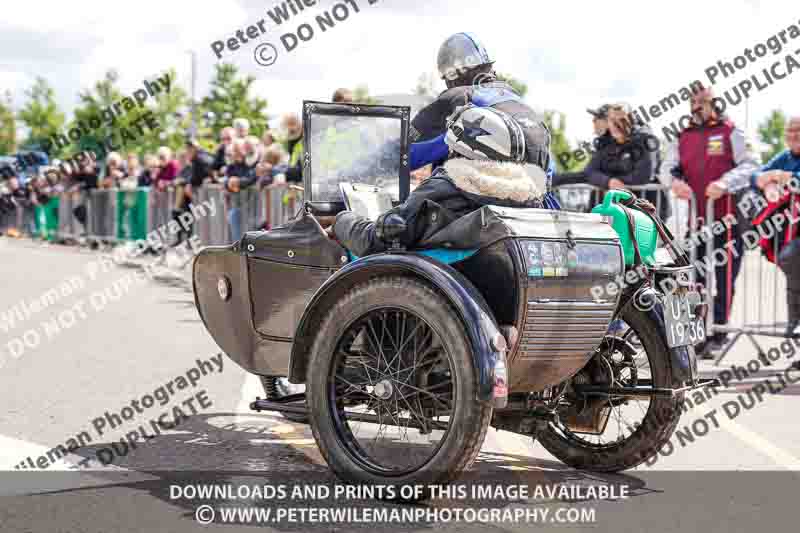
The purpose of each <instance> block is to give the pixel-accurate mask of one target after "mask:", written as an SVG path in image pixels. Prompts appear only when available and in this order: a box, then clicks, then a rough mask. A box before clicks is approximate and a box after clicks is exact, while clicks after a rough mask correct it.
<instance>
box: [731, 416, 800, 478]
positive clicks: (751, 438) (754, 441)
mask: <svg viewBox="0 0 800 533" xmlns="http://www.w3.org/2000/svg"><path fill="white" fill-rule="evenodd" d="M720 426H722V428H723V429H725V431H727V432H728V433H730V434H731V435H733V436H734V437H736V438H737V439H739V440H740V441H742V442H743V443H744V444H747V445H748V446H750V447H751V448H753V449H754V450H756V451H758V452H760V453H761V454H763V455H765V456H767V457H769V458H770V459H772V461H773V462H774V463H775V464H777V465H778V466H780V467H783V468H785V469H786V470H800V459H798V458H796V457H795V456H793V455H792V454H790V453H789V452H787V451H786V450H784V449H782V448H779V447H778V446H775V445H774V444H773V443H771V442H770V441H768V440H767V439H765V438H764V437H762V436H761V435H759V434H758V433H755V432H754V431H750V430H749V429H747V428H746V427H744V426H743V425H741V424H739V423H738V422H735V421H733V420H730V419H728V418H724V417H720Z"/></svg>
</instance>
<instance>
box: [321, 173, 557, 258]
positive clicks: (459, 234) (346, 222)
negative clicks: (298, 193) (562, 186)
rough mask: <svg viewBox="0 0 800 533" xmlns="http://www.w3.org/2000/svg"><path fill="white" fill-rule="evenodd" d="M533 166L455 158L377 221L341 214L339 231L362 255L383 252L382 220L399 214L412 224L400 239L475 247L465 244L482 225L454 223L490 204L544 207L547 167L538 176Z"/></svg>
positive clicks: (343, 240)
mask: <svg viewBox="0 0 800 533" xmlns="http://www.w3.org/2000/svg"><path fill="white" fill-rule="evenodd" d="M530 168H531V167H526V166H523V165H509V164H505V165H504V164H502V163H493V162H483V163H481V162H473V161H468V160H466V159H461V158H459V159H451V160H450V161H448V162H447V163H446V164H445V166H444V167H440V168H439V169H438V170H437V171H436V172H435V173H434V174H433V176H431V177H430V178H428V179H427V180H425V181H424V182H422V184H420V186H419V187H417V188H416V189H414V191H412V192H411V194H410V195H409V197H408V199H407V200H406V201H405V202H404V203H402V204H400V205H399V206H397V207H395V208H393V209H390V210H389V211H387V212H386V213H384V214H382V215H381V216H380V217H379V218H378V221H376V222H373V221H372V220H370V219H368V218H365V217H361V216H358V215H356V214H355V213H353V212H351V211H344V212H342V213H339V214H338V215H337V217H336V222H335V224H334V233H335V235H336V238H337V239H338V241H339V242H340V243H341V244H342V246H344V247H345V248H347V249H348V250H350V251H351V252H352V253H353V254H355V255H356V256H359V257H361V256H364V255H368V254H373V253H378V252H383V251H385V250H386V249H387V244H386V243H384V242H383V241H381V240H380V239H378V237H377V235H376V225H377V224H380V223H381V220H382V219H384V218H385V217H387V216H389V215H391V214H396V215H399V216H400V217H402V218H403V220H404V221H405V223H406V232H405V234H403V235H402V236H401V237H400V244H402V245H404V246H405V247H407V248H429V247H440V246H443V245H444V246H447V247H451V248H454V249H463V248H470V247H471V246H470V245H468V244H465V243H472V242H475V241H476V240H477V237H476V235H475V231H480V230H479V229H477V228H470V227H467V226H463V227H462V226H459V227H458V228H459V229H457V230H453V228H452V227H450V226H451V224H453V222H455V221H457V220H459V219H460V218H461V217H464V215H467V214H469V213H471V212H473V211H475V210H476V209H479V208H481V207H483V206H485V205H497V206H504V207H542V204H541V198H542V194H543V191H544V181H545V179H546V178H545V176H544V171H543V170H541V169H538V170H539V172H541V176H540V178H533V177H531V176H530V175H529V174H528V173H526V169H530ZM498 169H499V170H498ZM537 179H539V180H540V181H538V182H537ZM448 228H449V229H450V231H448Z"/></svg>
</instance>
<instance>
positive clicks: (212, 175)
mask: <svg viewBox="0 0 800 533" xmlns="http://www.w3.org/2000/svg"><path fill="white" fill-rule="evenodd" d="M280 131H281V134H278V133H276V132H274V131H272V130H268V131H266V132H265V133H264V134H263V135H262V136H261V137H260V138H259V137H257V136H254V135H251V134H250V124H249V121H248V120H247V119H244V118H236V119H235V120H233V123H232V124H231V126H229V127H225V128H223V129H222V130H221V132H220V136H219V141H218V145H217V147H216V148H215V149H214V151H213V153H209V152H207V151H205V150H204V149H203V148H202V147H201V145H200V143H199V142H198V141H197V140H196V139H193V138H188V139H187V141H186V143H185V146H184V147H182V148H181V149H180V150H178V152H177V153H173V151H172V150H171V149H170V148H169V147H166V146H162V147H160V148H159V149H158V150H157V151H156V153H155V154H145V155H144V156H143V157H141V158H140V157H139V156H138V155H137V154H136V153H132V152H131V153H127V154H124V153H119V152H111V153H109V154H108V155H107V156H106V158H105V160H104V161H97V160H96V157H95V155H94V153H92V152H83V153H81V154H78V156H76V157H75V158H74V160H73V161H59V160H53V161H51V162H50V164H49V165H40V166H38V168H36V171H35V172H30V171H29V170H30V167H29V169H28V171H27V172H25V174H22V173H14V172H9V169H11V168H13V167H12V165H10V164H9V165H6V167H5V169H4V170H5V172H4V173H3V174H4V176H3V181H2V182H1V183H0V231H1V232H2V233H3V234H5V235H9V236H27V235H30V234H32V233H33V228H34V223H33V211H34V208H35V206H44V205H46V204H47V203H48V202H49V201H50V199H51V198H52V197H53V196H54V195H58V194H60V193H65V192H66V193H73V194H76V193H80V192H89V191H92V190H98V189H99V190H102V189H119V190H135V189H137V188H141V187H146V188H150V189H153V190H155V191H160V192H161V191H165V190H167V188H170V187H172V188H175V191H176V200H175V205H174V211H173V216H175V217H177V216H178V215H179V214H180V213H181V212H183V211H185V210H188V209H189V208H190V206H191V202H192V195H193V191H196V190H197V189H198V188H200V187H203V186H204V185H209V184H216V185H220V186H222V187H223V188H224V189H225V190H226V191H227V199H226V201H227V202H228V204H229V209H228V223H229V227H230V236H231V239H232V240H238V239H239V238H240V237H241V233H242V224H241V199H240V194H239V193H241V192H242V191H245V190H247V189H249V188H251V187H258V188H264V187H269V186H272V185H281V184H285V183H291V182H300V181H302V166H301V157H300V154H302V152H303V129H302V123H301V120H300V118H299V117H298V116H297V115H296V114H288V115H285V116H284V117H283V118H282V120H281V127H280ZM279 139H280V140H279ZM20 215H21V216H20ZM74 215H75V218H76V219H77V220H78V221H79V222H80V223H81V224H82V225H84V226H85V225H86V222H87V220H86V206H85V204H82V205H79V206H77V207H76V208H75V209H74ZM20 218H21V220H20Z"/></svg>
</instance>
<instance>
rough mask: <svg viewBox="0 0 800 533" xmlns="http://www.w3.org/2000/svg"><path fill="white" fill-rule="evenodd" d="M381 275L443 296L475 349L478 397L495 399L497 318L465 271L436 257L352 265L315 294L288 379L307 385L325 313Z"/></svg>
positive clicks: (382, 257)
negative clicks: (420, 283)
mask: <svg viewBox="0 0 800 533" xmlns="http://www.w3.org/2000/svg"><path fill="white" fill-rule="evenodd" d="M381 275H408V276H414V277H416V278H420V279H422V280H424V281H426V282H427V283H429V284H431V285H432V286H434V287H435V288H437V289H438V290H440V291H441V292H442V294H444V295H445V297H446V298H447V299H448V301H449V302H450V304H452V305H453V307H454V308H455V309H456V311H457V312H458V314H459V317H460V319H461V324H460V326H461V327H463V328H464V331H465V333H466V334H467V338H468V339H469V341H470V344H471V346H472V357H473V363H474V365H475V370H476V372H477V377H478V399H479V400H481V401H491V400H492V394H493V388H494V368H495V362H496V360H497V356H498V354H497V352H495V350H493V349H492V346H491V339H492V338H494V337H495V336H496V335H497V334H499V333H500V330H499V328H498V327H497V323H496V322H495V319H494V316H493V315H492V312H491V310H490V309H489V306H488V305H487V303H486V301H485V300H484V298H483V296H482V295H481V293H480V292H479V291H478V289H476V288H475V286H474V285H473V284H472V283H471V282H470V281H469V280H468V279H467V278H466V277H464V276H463V275H462V274H461V273H459V272H458V271H456V270H455V269H454V268H452V267H450V266H448V265H445V264H443V263H440V262H438V261H436V260H434V259H431V258H428V257H425V256H422V255H419V254H415V253H403V252H400V253H397V252H390V253H385V254H377V255H371V256H368V257H365V258H363V259H359V260H358V261H354V262H352V263H349V264H348V265H346V266H345V267H344V268H342V269H341V270H339V271H338V272H337V273H336V274H334V275H333V276H331V277H330V278H329V279H328V280H327V281H326V282H325V283H324V284H323V285H322V286H321V287H320V288H319V290H318V291H317V292H316V293H315V294H314V296H313V298H312V299H311V302H309V304H308V307H306V310H305V313H304V314H303V316H302V318H301V319H300V324H299V326H298V327H297V331H296V332H295V335H294V344H293V346H292V354H291V359H290V362H289V381H290V382H292V383H304V382H305V380H306V369H307V366H308V360H309V358H310V355H311V354H310V352H311V345H312V343H313V342H314V333H315V332H316V331H317V330H318V329H319V326H320V324H321V323H322V320H323V319H324V318H325V317H326V316H327V311H328V310H329V309H330V308H331V307H332V306H333V305H334V304H335V302H336V301H338V299H339V298H341V297H342V296H343V295H344V294H345V293H346V292H347V291H348V290H350V288H352V287H353V286H355V285H356V284H358V283H361V282H364V281H367V280H368V279H369V278H372V277H375V276H381Z"/></svg>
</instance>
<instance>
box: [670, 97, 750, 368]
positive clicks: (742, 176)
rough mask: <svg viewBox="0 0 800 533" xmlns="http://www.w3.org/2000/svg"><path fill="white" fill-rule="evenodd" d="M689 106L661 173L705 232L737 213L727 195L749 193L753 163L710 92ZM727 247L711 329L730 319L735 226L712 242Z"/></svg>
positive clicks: (737, 240) (714, 345)
mask: <svg viewBox="0 0 800 533" xmlns="http://www.w3.org/2000/svg"><path fill="white" fill-rule="evenodd" d="M690 105H691V113H692V123H691V124H690V125H689V127H688V128H686V129H685V130H683V131H682V132H681V133H680V135H679V136H678V140H677V143H675V144H673V145H672V146H670V147H669V148H668V150H667V155H666V158H665V161H664V165H663V166H662V169H663V170H664V172H665V173H668V174H669V176H668V179H669V178H673V179H672V191H673V192H674V193H675V195H676V196H677V197H678V198H681V199H689V198H690V197H691V195H692V194H694V196H695V199H696V201H697V215H698V217H702V220H704V221H705V223H706V224H708V225H709V226H710V225H711V223H713V221H714V220H721V219H722V217H724V216H725V215H728V214H735V213H736V202H735V201H734V198H733V196H732V193H735V192H737V191H739V190H741V189H745V188H747V187H749V184H750V177H751V176H752V174H753V172H755V171H756V170H757V169H758V162H757V161H756V159H755V157H754V155H753V154H752V151H751V150H750V147H749V145H748V142H747V139H746V136H745V134H744V132H743V131H742V130H741V129H739V128H737V127H736V126H735V125H734V124H733V122H732V121H731V120H730V119H728V118H727V117H726V116H724V115H722V114H721V113H719V112H718V110H717V108H716V107H715V105H714V94H713V92H712V90H711V89H710V88H707V89H703V90H700V91H698V92H696V93H695V94H694V95H693V96H692V98H691V100H690ZM709 198H710V199H713V200H715V204H714V211H715V212H714V213H712V214H707V213H706V212H705V210H706V202H707V201H708V199H709ZM708 215H710V216H708ZM706 218H707V220H706ZM698 223H699V224H702V222H701V221H698ZM694 229H698V228H694ZM727 247H730V248H729V253H728V254H727V257H728V260H727V262H726V263H725V264H722V265H716V266H715V278H716V287H717V290H716V294H715V296H714V323H715V324H727V322H728V319H729V318H730V310H731V303H732V302H733V287H734V283H735V281H736V277H737V276H738V275H739V269H740V267H741V262H742V253H743V251H744V242H743V241H742V236H741V234H740V233H739V231H738V228H737V227H736V226H733V227H731V229H730V230H729V231H727V232H725V233H722V234H720V235H715V236H714V248H715V249H716V248H727ZM700 252H701V253H703V252H705V250H704V249H703V250H700ZM704 277H705V272H701V271H698V280H699V281H701V282H703V281H704ZM706 286H708V284H706ZM725 340H726V334H725V333H719V332H718V333H715V334H714V335H713V336H711V337H710V338H709V339H708V343H707V344H706V345H705V346H702V347H699V350H700V351H702V353H703V354H704V355H705V356H706V357H713V356H712V355H711V352H713V351H715V350H717V349H719V348H720V347H721V346H722V345H723V344H724V343H725Z"/></svg>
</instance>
